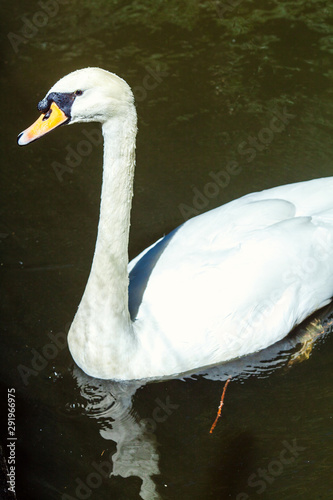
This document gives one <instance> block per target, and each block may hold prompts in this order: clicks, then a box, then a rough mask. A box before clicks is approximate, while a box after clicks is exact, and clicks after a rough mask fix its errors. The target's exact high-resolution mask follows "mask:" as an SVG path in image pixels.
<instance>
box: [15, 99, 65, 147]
mask: <svg viewBox="0 0 333 500" xmlns="http://www.w3.org/2000/svg"><path fill="white" fill-rule="evenodd" d="M67 121H69V117H68V116H67V115H66V114H65V113H64V112H63V111H62V110H61V109H60V108H59V106H57V104H56V103H55V102H52V104H51V106H50V109H49V110H48V111H47V112H46V113H43V114H41V116H40V117H39V118H38V120H36V121H35V123H33V124H32V125H31V126H30V127H29V128H27V129H26V130H24V131H23V132H21V133H20V135H19V136H18V138H17V143H18V145H19V146H26V145H27V144H30V142H33V141H36V140H37V139H39V138H40V137H42V136H43V135H45V134H47V133H48V132H50V131H51V130H53V129H54V128H56V127H59V126H60V125H62V124H63V123H66V122H67Z"/></svg>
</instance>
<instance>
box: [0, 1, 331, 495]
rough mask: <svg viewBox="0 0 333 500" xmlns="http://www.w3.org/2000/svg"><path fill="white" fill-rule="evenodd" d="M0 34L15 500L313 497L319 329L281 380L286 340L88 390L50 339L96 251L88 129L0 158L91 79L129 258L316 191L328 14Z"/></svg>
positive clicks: (156, 6) (322, 153)
mask: <svg viewBox="0 0 333 500" xmlns="http://www.w3.org/2000/svg"><path fill="white" fill-rule="evenodd" d="M43 12H44V13H43ZM1 22H2V33H3V35H4V37H3V66H2V73H1V77H0V85H1V97H2V111H3V126H2V133H1V139H2V153H3V161H2V169H1V171H2V179H1V216H0V233H1V234H0V247H1V250H2V257H1V277H2V290H3V292H2V304H1V313H2V314H1V318H2V321H1V324H2V333H1V344H2V347H1V363H0V370H1V378H0V380H1V388H2V394H1V419H2V428H1V431H2V433H1V442H2V444H3V445H4V446H5V447H6V443H7V437H8V431H7V412H8V410H7V390H8V389H10V388H14V389H15V394H16V422H15V423H16V430H15V432H16V437H17V441H16V448H15V460H16V463H15V467H16V469H15V472H16V487H17V497H18V498H19V499H20V500H22V499H24V500H30V499H31V500H36V499H38V500H40V499H62V500H65V499H67V500H68V499H73V498H76V499H88V498H93V499H98V500H102V499H117V500H118V499H119V500H122V499H123V500H132V499H139V498H144V499H149V500H150V499H155V498H156V499H157V498H161V499H165V500H167V499H179V498H182V499H184V500H185V499H189V498H191V499H200V500H206V499H221V500H227V499H237V500H245V499H248V498H251V499H252V498H253V499H256V498H260V499H263V500H266V499H269V500H275V499H276V500H277V499H279V500H280V499H281V498H283V499H295V498H300V499H311V500H313V499H331V498H333V480H332V462H333V451H332V449H333V447H332V424H333V422H332V410H333V408H332V406H333V405H332V390H333V383H332V348H333V338H332V334H330V332H329V330H330V328H328V329H327V330H328V334H327V335H325V336H322V337H321V338H320V339H319V340H318V341H317V342H316V344H315V347H314V349H313V351H312V353H311V356H310V358H309V360H307V361H305V362H303V363H301V364H297V365H294V366H293V367H292V368H288V367H287V364H288V359H289V357H290V355H291V354H292V353H293V352H295V349H296V347H295V339H294V337H292V339H291V340H290V341H288V342H287V344H286V343H283V344H282V345H281V346H274V347H273V348H271V349H269V350H267V351H266V352H264V353H263V354H262V357H260V358H259V359H258V357H257V356H252V357H249V358H246V359H245V360H241V361H240V362H238V363H236V364H233V365H228V366H226V367H223V368H222V369H221V370H220V371H219V370H212V371H210V372H209V373H208V375H207V374H206V375H203V374H201V375H200V374H199V375H197V376H195V377H193V378H191V379H186V380H171V381H164V382H160V383H155V384H149V385H145V386H143V387H140V386H139V385H137V386H134V385H126V384H123V385H117V384H114V383H110V382H101V381H97V380H93V379H89V378H88V377H86V376H85V375H84V374H83V373H82V372H80V371H79V370H78V369H77V368H76V367H75V365H74V363H73V361H72V360H71V357H70V355H69V353H68V350H67V347H66V346H65V343H64V337H65V333H64V332H65V331H66V326H67V325H68V323H69V322H70V321H71V320H72V318H73V316H74V313H75V310H76V308H77V305H78V303H79V300H80V297H81V295H82V292H83V289H84V286H85V283H86V279H87V276H88V273H89V269H90V263H91V259H92V254H93V249H94V243H95V237H96V229H97V221H98V209H99V194H100V184H101V161H102V152H101V148H100V147H97V146H95V145H94V144H92V145H91V147H89V146H88V147H87V148H86V149H84V145H83V143H82V141H83V140H84V139H85V136H84V135H83V130H86V131H88V133H91V134H94V133H95V129H96V125H94V124H90V125H89V126H88V125H85V126H84V127H83V126H81V125H77V126H75V127H72V128H67V129H65V128H62V129H60V130H58V131H56V132H54V133H53V134H51V135H50V136H48V137H45V138H43V139H42V140H41V141H38V142H36V143H35V144H33V145H31V146H30V147H27V148H24V149H21V148H18V147H17V145H16V135H17V134H18V133H19V132H20V131H21V130H23V129H24V128H25V127H26V126H27V125H29V124H30V123H31V122H32V121H33V120H34V119H35V117H36V116H37V111H36V104H37V102H38V101H39V100H40V98H42V97H43V96H44V95H45V93H46V91H47V90H48V89H49V88H50V87H51V85H52V84H53V83H54V82H55V81H56V80H57V79H58V78H60V77H61V76H63V75H65V74H66V73H68V72H70V71H72V70H74V69H77V68H79V67H85V66H94V65H96V66H101V67H103V68H105V69H108V70H111V71H113V72H116V73H118V74H119V75H120V76H122V77H124V78H125V79H126V80H127V81H128V83H129V84H130V85H131V86H132V87H133V88H134V92H135V95H136V99H137V108H138V114H139V136H138V148H137V172H136V180H135V197H134V205H133V216H132V227H131V241H130V256H131V257H133V256H135V255H136V254H137V253H138V252H139V251H140V250H142V249H143V248H145V247H146V246H148V245H149V244H150V243H152V242H153V241H154V240H156V239H157V238H158V237H160V236H161V235H163V234H165V233H167V232H168V231H170V230H171V229H172V228H174V227H176V226H177V225H179V224H180V223H182V222H183V221H184V218H185V217H186V216H188V215H190V216H192V215H194V214H195V213H200V212H202V211H205V210H208V209H210V208H213V207H215V206H217V205H220V204H221V203H225V202H227V201H229V200H231V199H233V198H236V197H238V196H240V195H242V194H245V193H247V192H250V191H253V190H259V189H263V188H267V187H271V186H275V185H278V184H283V183H288V182H293V181H298V180H305V179H310V178H314V177H321V176H327V175H331V174H332V152H333V151H332V144H333V141H332V132H333V127H332V119H333V95H332V78H333V70H332V67H333V65H332V62H333V57H332V52H333V8H332V4H331V3H330V2H328V1H315V0H313V1H306V2H305V1H303V2H302V1H297V2H296V1H295V0H294V1H277V0H276V1H273V0H272V1H256V2H251V1H249V0H243V1H241V0H240V1H237V0H235V1H232V2H231V1H230V2H229V3H223V2H221V3H215V2H209V1H207V2H204V1H198V0H187V1H184V2H176V1H174V0H173V1H172V0H170V1H168V2H159V1H152V0H150V1H149V0H145V1H141V2H136V1H133V2H126V1H120V0H113V1H106V0H99V1H95V2H89V1H88V0H86V1H84V0H81V1H80V2H78V1H66V0H62V1H61V3H60V2H57V0H49V1H48V2H47V1H45V2H24V1H23V0H21V1H19V0H15V2H11V3H9V2H6V3H5V2H2V21H1ZM277 116H280V117H281V116H282V117H283V120H282V123H283V125H284V126H281V127H280V129H279V130H277V127H274V124H276V123H277V122H276V120H275V118H274V117H277ZM279 123H280V125H281V120H280V121H279ZM73 151H74V153H73ZM69 152H71V153H72V155H73V154H75V153H76V155H75V158H76V159H75V158H74V160H73V159H72V163H71V164H69V163H68V161H67V163H66V156H67V155H68V153H69ZM55 162H57V163H55ZM231 162H233V163H231ZM59 164H61V165H62V167H61V168H62V170H61V175H60V174H59ZM235 164H236V165H237V168H236V169H235V170H233V171H232V172H231V170H230V165H235ZM64 169H65V170H64ZM70 169H71V170H70ZM228 169H229V170H228ZM212 173H213V174H215V175H221V176H224V177H223V178H224V179H225V187H224V188H222V187H221V189H218V190H216V189H215V190H214V188H212V187H209V184H208V183H209V182H211V181H212V175H211V174H212ZM325 314H326V316H325V315H324V316H323V318H324V319H323V321H324V323H325V321H326V322H328V320H327V319H325V318H329V317H330V313H326V312H325ZM298 333H299V332H298ZM52 335H53V337H52ZM42 355H43V357H42ZM263 360H264V361H265V363H264V362H263ZM258 367H261V369H260V370H259V368H258ZM230 374H232V377H233V378H232V381H231V383H230V384H229V386H228V390H227V395H226V400H225V406H224V408H223V412H222V417H221V419H220V420H219V422H218V425H217V427H216V429H215V431H214V433H213V434H212V435H211V434H209V429H210V426H211V424H212V423H213V421H214V418H215V415H216V411H217V407H218V404H219V401H220V396H221V392H222V388H223V383H224V382H223V381H224V380H226V378H227V377H228V376H229V375H230ZM7 451H8V449H7ZM111 472H113V475H112V476H111V477H109V475H110V473H111ZM140 491H141V493H140ZM140 494H141V497H140ZM66 495H67V496H66ZM0 496H1V494H0Z"/></svg>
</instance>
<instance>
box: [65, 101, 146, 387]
mask: <svg viewBox="0 0 333 500" xmlns="http://www.w3.org/2000/svg"><path fill="white" fill-rule="evenodd" d="M103 135H104V170H103V184H102V194H101V207H100V219H99V224H98V234H97V241H96V247H95V254H94V259H93V263H92V268H91V272H90V276H89V279H88V283H87V286H86V289H85V292H84V295H83V298H82V301H81V303H80V306H79V309H78V312H77V314H76V316H75V319H74V322H73V325H72V327H71V330H70V332H69V346H70V349H71V352H72V355H73V358H74V360H75V361H76V362H77V364H78V365H79V366H81V367H82V368H83V369H84V371H86V372H87V373H88V374H90V375H93V376H98V377H100V378H102V377H103V371H105V370H107V372H106V375H105V376H106V377H107V378H111V373H112V372H114V371H115V375H116V373H117V372H118V368H117V367H116V366H115V364H116V365H118V367H119V369H121V364H122V363H124V362H125V360H124V357H128V356H129V355H130V352H131V348H132V349H133V348H134V345H135V342H134V334H133V327H132V323H131V320H130V317H129V312H128V271H127V266H128V239H129V227H130V211H131V200H132V194H133V175H134V166H135V136H136V113H135V109H134V107H133V108H130V109H129V110H128V111H127V114H126V116H125V117H120V118H112V119H110V120H109V121H107V122H106V123H105V124H104V125H103ZM118 373H119V372H118Z"/></svg>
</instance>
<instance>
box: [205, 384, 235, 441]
mask: <svg viewBox="0 0 333 500" xmlns="http://www.w3.org/2000/svg"><path fill="white" fill-rule="evenodd" d="M230 380H231V377H229V378H228V380H227V381H226V383H225V384H224V387H223V392H222V396H221V401H220V406H219V408H218V410H217V415H216V419H215V420H214V423H213V425H212V426H211V428H210V431H209V432H210V434H212V432H213V430H214V429H215V426H216V424H217V421H218V419H219V418H220V416H221V411H222V406H223V404H224V403H223V401H224V396H225V391H226V390H227V387H228V384H229V382H230Z"/></svg>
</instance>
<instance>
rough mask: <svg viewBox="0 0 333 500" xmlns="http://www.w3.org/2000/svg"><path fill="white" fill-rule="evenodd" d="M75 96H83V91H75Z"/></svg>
mask: <svg viewBox="0 0 333 500" xmlns="http://www.w3.org/2000/svg"><path fill="white" fill-rule="evenodd" d="M74 94H75V95H82V94H83V90H75V92H74Z"/></svg>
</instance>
